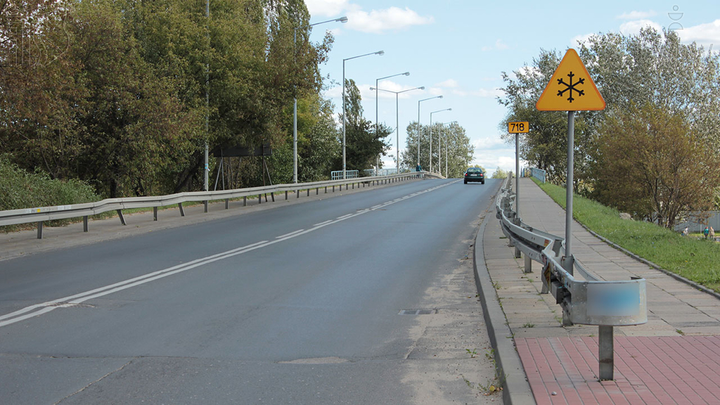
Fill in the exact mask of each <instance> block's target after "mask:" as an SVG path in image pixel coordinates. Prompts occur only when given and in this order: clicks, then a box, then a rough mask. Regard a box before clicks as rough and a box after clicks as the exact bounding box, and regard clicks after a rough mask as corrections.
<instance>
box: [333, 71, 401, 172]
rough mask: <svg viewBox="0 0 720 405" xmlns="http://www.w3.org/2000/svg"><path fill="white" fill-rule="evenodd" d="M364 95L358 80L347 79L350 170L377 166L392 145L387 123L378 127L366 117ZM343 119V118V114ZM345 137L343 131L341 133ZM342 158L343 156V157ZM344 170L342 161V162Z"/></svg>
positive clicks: (346, 101)
mask: <svg viewBox="0 0 720 405" xmlns="http://www.w3.org/2000/svg"><path fill="white" fill-rule="evenodd" d="M361 101H362V97H361V96H360V90H359V89H358V88H357V86H356V85H355V81H354V80H352V79H347V80H346V81H345V117H346V118H345V155H346V157H345V160H346V165H347V170H360V171H362V170H363V169H367V168H370V167H374V166H375V165H376V163H377V161H378V158H379V157H380V156H381V155H382V156H384V155H385V154H386V153H387V151H388V150H389V148H390V146H389V144H388V143H387V140H386V139H387V138H388V137H389V136H390V134H391V133H392V132H393V131H392V129H391V128H390V127H388V126H387V125H379V126H377V131H376V127H375V125H374V124H373V123H372V122H371V121H369V120H367V119H365V117H363V108H362V104H361V103H360V102H361ZM341 118H342V117H341ZM341 136H342V134H341ZM340 159H342V156H341V157H340ZM340 166H341V167H340V169H339V170H341V169H342V163H341V164H340Z"/></svg>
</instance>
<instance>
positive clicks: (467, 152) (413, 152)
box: [401, 121, 475, 177]
mask: <svg viewBox="0 0 720 405" xmlns="http://www.w3.org/2000/svg"><path fill="white" fill-rule="evenodd" d="M432 133H433V145H434V146H435V147H434V148H433V162H434V163H435V162H442V170H443V173H444V172H445V160H446V154H447V167H448V171H449V173H448V176H447V177H462V175H463V173H464V172H465V169H467V168H468V165H470V162H471V161H472V160H473V154H474V152H475V147H474V146H472V145H471V144H470V138H468V137H467V135H466V134H465V128H463V127H462V126H460V125H459V124H458V123H457V122H455V121H453V122H451V123H450V124H446V125H443V124H441V123H436V124H433V131H432ZM407 134H408V136H407V139H406V141H405V142H406V146H405V151H403V152H402V161H401V163H402V166H403V167H404V168H406V169H408V170H413V169H414V168H415V166H416V165H417V161H418V155H417V145H418V143H417V142H418V141H417V140H418V134H419V135H420V139H421V145H420V146H421V148H420V166H422V168H423V169H425V170H427V169H428V167H429V163H430V147H429V141H430V126H425V125H423V126H418V123H417V122H412V123H410V125H408V127H407ZM438 137H440V138H441V139H442V141H441V143H442V147H441V149H442V150H441V151H438V149H437V139H438ZM446 142H447V153H446V151H445V147H446ZM440 152H442V159H441V160H438V158H439V153H440Z"/></svg>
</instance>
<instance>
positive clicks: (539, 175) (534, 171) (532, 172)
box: [530, 167, 547, 183]
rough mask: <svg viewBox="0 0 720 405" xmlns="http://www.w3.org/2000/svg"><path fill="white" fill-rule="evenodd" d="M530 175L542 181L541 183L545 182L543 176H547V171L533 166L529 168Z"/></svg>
mask: <svg viewBox="0 0 720 405" xmlns="http://www.w3.org/2000/svg"><path fill="white" fill-rule="evenodd" d="M530 175H531V176H532V177H535V178H536V179H538V180H540V181H542V182H543V183H545V177H546V176H547V172H546V171H545V170H543V169H538V168H535V167H531V168H530Z"/></svg>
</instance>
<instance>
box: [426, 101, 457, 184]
mask: <svg viewBox="0 0 720 405" xmlns="http://www.w3.org/2000/svg"><path fill="white" fill-rule="evenodd" d="M443 111H452V108H446V109H444V110H437V111H433V112H431V113H430V167H429V168H428V169H430V173H432V115H433V114H435V113H439V112H443ZM439 138H440V136H439V135H438V139H439ZM439 144H440V141H439V140H438V145H439ZM439 154H440V146H438V158H439ZM439 164H440V163H438V165H439Z"/></svg>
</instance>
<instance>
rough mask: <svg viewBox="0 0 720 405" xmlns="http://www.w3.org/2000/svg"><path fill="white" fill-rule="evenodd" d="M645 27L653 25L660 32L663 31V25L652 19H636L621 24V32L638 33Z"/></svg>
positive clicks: (627, 33) (625, 33)
mask: <svg viewBox="0 0 720 405" xmlns="http://www.w3.org/2000/svg"><path fill="white" fill-rule="evenodd" d="M644 27H652V28H654V29H655V30H656V31H658V32H662V26H661V25H660V24H658V23H656V22H655V21H650V20H635V21H628V22H626V23H623V24H622V25H620V33H621V34H623V35H637V34H639V33H640V30H641V29H642V28H644Z"/></svg>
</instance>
